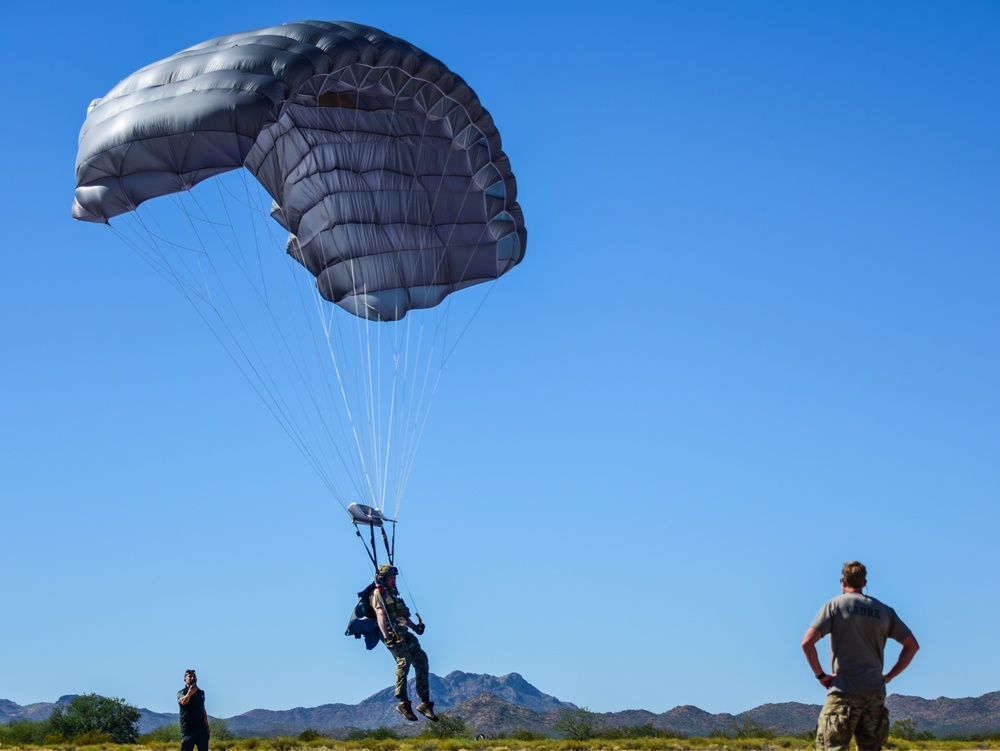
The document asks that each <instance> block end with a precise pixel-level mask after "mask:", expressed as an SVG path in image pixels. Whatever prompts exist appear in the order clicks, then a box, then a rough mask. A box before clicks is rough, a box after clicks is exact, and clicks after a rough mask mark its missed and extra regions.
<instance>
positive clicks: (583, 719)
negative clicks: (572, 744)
mask: <svg viewBox="0 0 1000 751" xmlns="http://www.w3.org/2000/svg"><path fill="white" fill-rule="evenodd" d="M552 727H553V729H555V730H556V731H557V732H559V733H562V734H563V735H564V736H566V737H567V738H568V739H570V740H573V741H587V740H591V739H593V738H597V737H599V736H600V734H601V730H602V729H603V728H604V720H602V719H601V717H600V715H598V714H595V713H594V712H591V711H590V710H588V709H587V708H586V707H584V708H583V709H577V710H566V711H565V712H562V713H561V714H560V715H559V716H558V717H557V718H556V721H555V722H553V723H552Z"/></svg>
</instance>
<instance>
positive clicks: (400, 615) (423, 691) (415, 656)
mask: <svg viewBox="0 0 1000 751" xmlns="http://www.w3.org/2000/svg"><path fill="white" fill-rule="evenodd" d="M381 590H382V591H381V592H380V591H379V590H378V589H376V590H375V591H374V592H372V601H371V604H372V608H373V609H375V608H381V607H383V606H384V607H385V614H386V617H387V618H388V619H389V623H391V624H392V625H393V627H394V628H395V632H396V634H397V635H398V636H399V641H397V642H396V643H395V644H393V645H392V646H391V647H389V651H390V652H392V656H393V657H394V658H396V698H397V699H399V700H401V701H406V700H407V693H406V677H407V675H408V674H409V672H410V665H413V669H414V673H415V674H416V675H415V677H416V689H417V696H419V697H420V698H421V699H422V700H424V701H430V698H429V697H430V695H431V692H430V686H429V685H428V679H427V672H428V664H427V653H426V652H424V650H423V648H422V647H421V646H420V642H419V641H417V637H416V636H414V635H413V633H412V632H411V631H410V629H409V628H407V626H406V619H407V618H409V617H410V609H409V608H408V607H406V603H405V602H403V599H402V598H401V597H400V596H399V592H398V591H397V590H395V589H390V588H389V587H387V586H383V587H382V588H381ZM386 646H388V645H386Z"/></svg>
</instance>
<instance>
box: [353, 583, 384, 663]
mask: <svg viewBox="0 0 1000 751" xmlns="http://www.w3.org/2000/svg"><path fill="white" fill-rule="evenodd" d="M376 586H377V584H376V583H375V582H372V583H371V584H369V585H368V586H367V587H365V588H364V589H363V590H361V591H360V592H358V603H357V605H355V606H354V609H353V610H352V611H351V618H350V620H349V621H348V622H347V630H346V631H345V632H344V636H353V637H354V638H355V639H361V638H364V640H365V649H375V646H376V645H377V644H378V643H379V642H380V641H382V631H381V630H380V629H379V627H378V620H377V619H376V618H375V610H374V609H373V608H372V592H374V591H375V587H376Z"/></svg>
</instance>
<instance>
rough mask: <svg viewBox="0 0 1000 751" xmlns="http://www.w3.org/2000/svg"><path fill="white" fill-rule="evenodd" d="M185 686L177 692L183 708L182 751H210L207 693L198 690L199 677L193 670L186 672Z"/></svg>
mask: <svg viewBox="0 0 1000 751" xmlns="http://www.w3.org/2000/svg"><path fill="white" fill-rule="evenodd" d="M184 685H185V688H182V689H181V690H180V691H178V692H177V703H178V704H180V706H181V751H192V749H193V748H194V747H195V746H197V747H198V751H208V736H209V732H210V731H209V728H208V712H207V711H206V710H205V692H204V691H202V690H201V689H200V688H198V676H197V675H196V674H195V672H194V671H193V670H185V671H184Z"/></svg>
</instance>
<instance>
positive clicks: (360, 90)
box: [73, 21, 527, 563]
mask: <svg viewBox="0 0 1000 751" xmlns="http://www.w3.org/2000/svg"><path fill="white" fill-rule="evenodd" d="M247 174H249V175H252V176H253V178H255V180H256V183H259V186H261V187H262V189H263V191H265V193H266V197H267V198H269V199H270V207H269V208H264V207H263V203H262V202H261V201H260V200H259V198H256V197H254V196H253V195H252V194H251V192H250V191H251V190H252V188H253V185H252V184H253V182H254V181H253V180H249V181H248V180H246V179H245V178H244V177H243V176H245V175H247ZM233 176H236V177H235V178H234V179H235V180H236V185H237V186H239V184H240V182H239V181H240V180H242V181H243V186H244V187H246V188H247V191H248V192H247V195H246V197H241V196H240V195H238V194H239V193H240V192H241V191H242V188H240V187H236V188H234V187H233V184H232V183H228V182H225V179H227V178H228V177H233ZM76 177H77V187H76V192H75V198H74V203H73V217H74V218H76V219H79V220H81V221H87V222H96V223H104V224H108V225H109V226H111V227H112V228H113V229H115V231H116V233H118V234H119V236H120V237H121V238H122V239H123V240H125V242H126V243H127V244H129V245H130V246H131V247H132V248H133V249H134V250H136V252H137V253H139V254H140V255H141V256H142V257H144V258H145V259H146V260H147V261H148V262H149V263H150V265H151V266H153V267H154V268H155V269H156V270H157V271H158V272H159V273H160V274H161V275H163V276H164V278H166V279H167V280H168V281H169V282H170V283H171V284H172V285H174V286H175V287H177V288H178V289H179V290H180V291H181V292H182V294H184V295H185V297H187V298H188V300H189V301H191V302H192V304H194V305H195V306H196V309H198V311H199V315H201V317H202V318H203V319H204V320H205V321H206V323H208V324H209V325H210V326H211V327H212V329H213V332H214V333H215V334H216V336H217V337H218V338H219V339H220V341H221V342H222V343H223V346H225V347H226V350H227V352H229V354H230V355H231V357H232V358H233V359H234V361H236V363H237V365H238V366H239V367H240V368H241V370H242V371H243V372H244V374H245V375H246V376H247V378H248V380H249V381H250V382H251V384H252V385H253V387H254V389H255V390H256V391H257V393H258V394H259V395H260V396H261V398H262V399H263V400H264V402H265V403H266V404H267V405H268V407H269V409H270V410H271V411H272V413H274V414H275V416H276V417H277V418H278V420H279V422H280V423H281V424H282V426H283V428H284V429H285V430H286V432H288V433H289V435H290V436H291V437H292V438H293V440H294V442H295V443H296V445H297V446H298V447H299V449H300V450H301V451H302V452H303V454H304V455H305V456H306V457H307V459H308V460H309V462H310V463H311V464H312V466H313V467H314V468H315V469H316V470H317V471H318V472H320V474H321V476H323V477H324V478H325V479H326V482H327V484H328V486H329V487H330V489H331V491H332V492H333V494H334V496H335V497H336V498H337V500H338V501H339V502H340V504H341V505H342V506H343V507H344V508H345V509H347V508H348V506H349V505H350V504H351V503H355V502H362V503H361V506H362V507H364V508H366V509H369V510H370V511H373V512H375V513H376V514H377V517H373V516H370V515H369V517H368V519H367V520H365V519H363V518H361V519H359V517H358V516H357V515H355V514H354V513H352V514H351V519H352V522H353V523H354V524H355V525H358V524H363V525H367V526H369V528H370V529H372V530H373V529H374V526H382V521H386V522H388V521H393V520H394V519H395V517H396V512H397V510H398V506H399V502H400V500H401V498H402V496H403V492H404V488H405V486H406V481H407V479H408V477H409V471H410V468H411V467H412V462H413V457H414V456H415V452H416V446H417V445H418V444H419V439H420V436H421V435H422V432H423V426H424V424H425V422H426V416H427V410H428V409H429V405H430V400H431V399H432V397H433V394H434V393H435V391H436V385H437V373H439V372H440V370H439V369H440V367H442V366H443V361H444V359H447V356H448V355H449V354H450V352H451V350H452V349H453V346H454V344H455V343H456V340H457V338H461V335H462V334H463V333H464V331H465V329H464V328H463V327H461V326H458V327H453V326H452V325H451V324H450V323H447V315H448V312H449V310H450V308H451V307H452V301H453V299H454V298H453V297H452V295H453V293H456V292H460V291H462V290H468V289H470V288H473V287H476V288H481V287H482V286H483V283H486V282H493V281H495V280H497V279H499V278H500V277H501V276H503V275H504V274H505V273H507V272H508V271H510V270H511V269H512V268H513V267H514V266H516V265H517V264H518V263H519V262H520V261H521V260H522V258H523V257H524V252H525V246H526V243H527V233H526V230H525V227H524V218H523V215H522V212H521V208H520V206H519V205H518V203H517V187H516V181H515V179H514V175H513V173H512V172H511V167H510V163H509V160H508V158H507V156H506V155H505V154H504V152H503V149H502V146H501V140H500V135H499V133H498V132H497V129H496V127H495V125H494V123H493V119H492V117H491V116H490V115H489V113H488V112H487V111H486V110H485V109H484V108H483V107H482V105H481V104H480V102H479V99H478V98H477V96H476V94H475V93H474V92H473V90H472V89H471V88H470V87H469V86H468V84H466V83H465V81H464V80H463V79H462V78H461V77H459V76H458V75H457V74H455V73H453V72H452V71H450V70H449V69H448V68H447V67H446V66H445V65H444V64H443V63H442V62H440V61H439V60H437V59H436V58H434V57H432V56H431V55H429V54H427V53H426V52H424V51H422V50H420V49H418V48H417V47H415V46H413V45H411V44H410V43H408V42H406V41H403V40H402V39H398V38H396V37H394V36H391V35H389V34H386V33H385V32H383V31H380V30H378V29H375V28H371V27H368V26H362V25H359V24H354V23H347V22H321V21H303V22H298V23H289V24H284V25H281V26H275V27H270V28H264V29H258V30H253V31H247V32H242V33H237V34H231V35H227V36H221V37H218V38H215V39H211V40H208V41H206V42H203V43H201V44H197V45H195V46H193V47H190V48H188V49H185V50H183V51H181V52H178V53H177V54H175V55H173V56H171V57H168V58H166V59H164V60H161V61H159V62H155V63H152V64H151V65H148V66H146V67H145V68H143V69H141V70H139V71H137V72H136V73H133V74H132V75H130V76H129V77H127V78H126V79H124V80H123V81H121V82H120V83H119V84H118V85H117V86H115V87H114V88H113V89H112V90H111V91H110V92H108V93H107V94H106V95H105V96H104V97H103V98H100V99H97V100H95V101H94V102H93V103H92V104H91V105H90V108H89V110H88V114H87V118H86V121H85V122H84V124H83V127H82V130H81V133H80V143H79V152H78V156H77V161H76ZM213 184H218V193H219V195H220V196H221V197H227V196H228V197H229V198H230V199H233V201H235V203H233V202H232V201H231V202H230V203H228V204H226V206H225V207H224V208H218V207H217V206H216V205H215V203H214V200H213V199H211V197H210V196H211V194H210V192H208V191H207V190H205V191H203V190H202V188H203V187H206V186H210V185H213ZM234 196H236V197H235V198H233V197H234ZM171 201H173V205H175V206H178V207H180V209H181V214H180V217H181V218H180V219H176V220H166V219H161V218H160V217H158V216H157V215H156V213H155V210H158V208H159V205H160V204H165V203H171ZM147 202H148V203H147ZM234 206H235V208H233V207H234ZM147 211H149V213H146V212H147ZM265 214H269V216H270V217H271V218H272V219H273V220H275V221H276V222H277V225H280V227H281V228H282V230H283V231H285V232H287V233H288V234H287V239H286V240H285V250H286V252H287V256H284V255H282V254H280V253H270V247H269V246H268V243H267V241H266V239H264V237H263V236H264V234H265V233H269V232H270V231H271V229H270V228H264V227H263V225H262V224H258V223H257V218H258V217H259V216H264V215H265ZM245 217H249V218H245ZM123 222H124V225H123ZM129 222H131V224H130V223H129ZM268 224H270V225H271V227H273V226H274V225H273V223H271V222H268ZM248 237H249V238H250V239H249V241H247V240H246V238H248ZM236 238H240V239H239V240H236ZM245 242H246V243H247V244H246V245H244V244H243V243H245ZM274 256H281V257H283V258H290V259H293V263H292V266H293V267H294V268H297V269H298V276H300V277H304V278H306V279H307V280H308V281H309V282H310V284H309V285H308V286H309V288H310V291H309V293H308V294H306V295H305V296H303V297H295V294H298V293H294V294H293V293H291V292H289V291H288V290H289V289H290V288H288V287H284V286H281V285H283V284H285V282H280V283H279V282H278V281H277V276H276V275H275V274H272V273H271V272H270V271H264V270H263V269H264V268H265V265H266V264H270V263H275V262H277V263H279V265H280V262H278V261H276V258H275V257H274ZM227 264H228V265H231V268H230V267H228V266H227ZM298 267H303V268H305V269H306V270H308V272H309V274H310V275H311V276H310V277H306V276H305V275H304V274H302V272H301V268H298ZM209 280H213V281H214V280H218V281H220V282H221V283H222V286H221V289H222V291H221V292H220V291H218V290H217V289H215V288H209V287H208V284H209ZM244 282H245V283H248V285H249V291H248V292H246V293H242V292H240V293H235V292H232V291H231V290H230V285H233V284H234V283H244ZM296 283H297V280H296V281H295V282H292V284H296ZM486 286H491V285H486ZM296 289H298V288H297V287H296ZM463 294H468V293H463ZM463 294H459V295H455V296H454V297H457V298H461V297H462V296H463ZM309 295H312V297H309ZM246 300H256V301H257V303H259V304H260V306H261V311H260V312H259V313H257V314H253V313H250V312H249V308H248V305H246V304H245V301H246ZM279 301H281V303H280V304H279ZM329 303H333V304H335V305H336V306H338V308H340V309H342V310H340V311H336V309H334V308H332V307H330V306H329ZM282 305H283V306H284V307H283V308H282V307H281V306H282ZM224 308H226V309H227V312H225V313H224V312H223V309H224ZM471 310H472V313H471V315H474V314H475V311H476V310H478V308H476V307H474V306H473V307H472V308H471ZM344 311H346V312H344ZM414 316H419V319H418V320H416V321H414V320H413V318H414ZM291 329H297V332H296V335H297V336H298V335H304V337H305V340H304V341H305V342H306V343H305V344H302V343H301V342H296V341H293V340H292V339H291V338H290V335H289V334H288V331H289V330H291ZM456 332H457V337H456ZM445 337H448V339H447V341H445ZM271 345H273V348H272V350H271V351H273V352H274V353H275V354H265V350H266V349H267V347H268V346H271ZM432 358H437V360H438V361H439V364H438V365H431V364H430V363H431V359H432ZM435 367H437V368H438V370H437V371H435V370H434V368H435ZM291 382H294V383H296V384H297V387H296V388H297V389H298V390H299V391H298V393H297V394H294V395H292V394H291V393H290V391H289V389H288V387H287V384H288V383H291ZM389 501H394V503H395V508H393V509H392V510H391V511H389V510H387V508H386V504H387V503H388V502H389ZM373 520H375V521H377V522H378V523H377V525H376V524H375V523H374V521H373ZM394 528H395V527H394V526H393V529H394ZM359 536H360V533H359ZM383 538H384V531H383ZM373 541H374V539H373ZM387 550H388V548H387ZM390 555H391V554H390ZM373 563H375V561H374V559H373Z"/></svg>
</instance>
